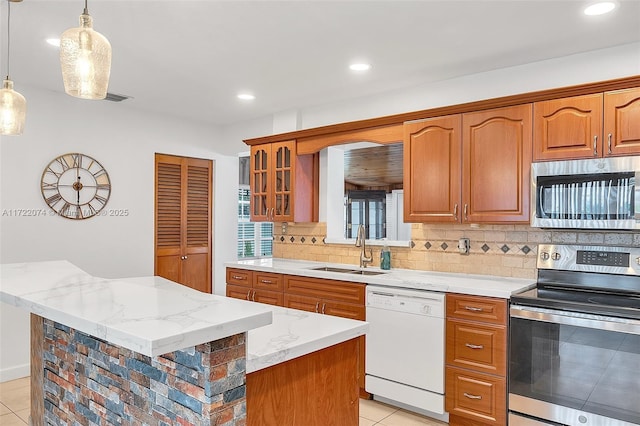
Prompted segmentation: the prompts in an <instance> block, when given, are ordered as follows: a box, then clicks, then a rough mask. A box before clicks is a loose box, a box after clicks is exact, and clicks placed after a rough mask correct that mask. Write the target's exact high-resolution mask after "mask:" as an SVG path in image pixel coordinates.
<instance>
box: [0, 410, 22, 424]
mask: <svg viewBox="0 0 640 426" xmlns="http://www.w3.org/2000/svg"><path fill="white" fill-rule="evenodd" d="M25 424H26V422H23V421H22V419H20V417H18V416H16V415H15V414H13V413H9V414H5V415H4V416H0V426H24V425H25Z"/></svg>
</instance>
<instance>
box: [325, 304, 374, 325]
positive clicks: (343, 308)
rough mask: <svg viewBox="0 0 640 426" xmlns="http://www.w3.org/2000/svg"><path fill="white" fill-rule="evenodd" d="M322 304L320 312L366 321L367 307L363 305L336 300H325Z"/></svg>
mask: <svg viewBox="0 0 640 426" xmlns="http://www.w3.org/2000/svg"><path fill="white" fill-rule="evenodd" d="M320 305H321V306H320V312H321V313H323V314H326V315H333V316H336V317H342V318H349V319H354V320H360V321H364V318H365V308H364V306H363V305H354V304H352V303H342V302H336V301H334V300H323V301H322V302H321V304H320Z"/></svg>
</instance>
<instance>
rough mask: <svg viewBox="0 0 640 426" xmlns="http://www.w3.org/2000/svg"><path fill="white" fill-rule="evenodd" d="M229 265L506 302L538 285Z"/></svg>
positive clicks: (408, 272)
mask: <svg viewBox="0 0 640 426" xmlns="http://www.w3.org/2000/svg"><path fill="white" fill-rule="evenodd" d="M225 266H227V267H230V268H239V269H248V270H253V271H262V272H271V273H280V274H289V275H299V276H305V277H313V278H324V279H332V280H340V281H350V282H359V283H365V284H375V285H379V286H386V287H398V288H409V289H415V290H429V291H440V292H448V293H462V294H469V295H476V296H488V297H498V298H503V299H509V298H510V297H511V295H512V294H515V293H519V292H521V291H524V290H527V289H529V288H533V287H534V286H535V280H534V279H525V278H509V277H498V276H492V275H474V274H457V273H446V272H431V271H419V270H412V269H394V268H392V269H390V270H388V271H382V270H380V268H373V267H368V268H366V271H379V272H383V273H382V274H380V275H357V274H349V273H343V272H328V271H317V270H313V269H312V268H318V267H324V266H329V267H339V268H347V269H360V268H359V267H358V266H357V265H346V264H335V263H325V262H311V261H302V260H290V259H279V258H264V259H252V260H240V261H236V262H227V263H226V264H225Z"/></svg>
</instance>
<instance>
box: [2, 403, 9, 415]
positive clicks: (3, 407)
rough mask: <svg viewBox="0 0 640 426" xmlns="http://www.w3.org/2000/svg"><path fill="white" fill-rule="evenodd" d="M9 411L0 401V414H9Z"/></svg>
mask: <svg viewBox="0 0 640 426" xmlns="http://www.w3.org/2000/svg"><path fill="white" fill-rule="evenodd" d="M10 412H11V410H9V408H8V407H7V406H6V405H4V404H2V403H0V416H4V415H5V414H9V413H10Z"/></svg>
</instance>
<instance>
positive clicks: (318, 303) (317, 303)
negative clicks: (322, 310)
mask: <svg viewBox="0 0 640 426" xmlns="http://www.w3.org/2000/svg"><path fill="white" fill-rule="evenodd" d="M318 305H320V302H316V314H319V312H318Z"/></svg>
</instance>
